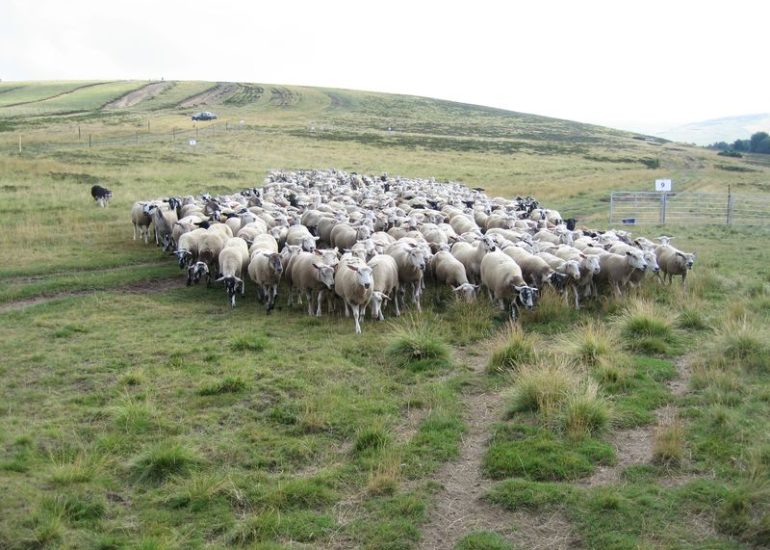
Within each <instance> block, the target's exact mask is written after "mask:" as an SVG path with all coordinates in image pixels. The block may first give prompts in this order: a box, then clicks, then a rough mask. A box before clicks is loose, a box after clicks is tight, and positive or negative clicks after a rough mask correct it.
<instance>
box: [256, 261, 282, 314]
mask: <svg viewBox="0 0 770 550" xmlns="http://www.w3.org/2000/svg"><path fill="white" fill-rule="evenodd" d="M247 271H248V273H249V278H250V279H251V280H252V281H254V283H255V284H256V285H257V288H258V289H259V292H261V294H262V298H263V299H264V300H265V301H266V302H267V305H266V307H267V313H268V315H269V314H270V312H272V311H273V308H274V307H275V299H276V297H277V296H278V283H280V281H281V275H282V274H283V263H282V262H281V255H280V254H278V253H277V252H272V251H267V250H259V249H254V250H252V254H251V261H250V262H249V267H248V268H247Z"/></svg>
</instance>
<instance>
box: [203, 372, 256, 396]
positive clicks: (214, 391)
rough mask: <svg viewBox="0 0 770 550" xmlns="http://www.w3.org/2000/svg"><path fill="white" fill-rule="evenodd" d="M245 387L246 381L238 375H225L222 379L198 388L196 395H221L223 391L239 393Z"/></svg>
mask: <svg viewBox="0 0 770 550" xmlns="http://www.w3.org/2000/svg"><path fill="white" fill-rule="evenodd" d="M246 387H247V384H246V381H245V380H244V379H243V378H241V377H240V376H226V377H225V378H223V379H222V380H219V381H217V382H212V383H211V384H206V385H204V386H202V387H201V388H200V389H199V390H198V395H221V394H224V393H239V392H242V391H243V390H245V389H246Z"/></svg>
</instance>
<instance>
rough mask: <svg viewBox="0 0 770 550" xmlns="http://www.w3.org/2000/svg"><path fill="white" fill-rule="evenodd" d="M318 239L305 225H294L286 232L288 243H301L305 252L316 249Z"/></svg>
mask: <svg viewBox="0 0 770 550" xmlns="http://www.w3.org/2000/svg"><path fill="white" fill-rule="evenodd" d="M317 240H318V237H314V236H313V235H312V234H311V233H310V230H309V229H308V228H307V227H305V226H304V225H292V226H290V227H289V229H288V231H287V233H286V244H294V245H299V246H301V247H302V250H304V251H305V252H312V251H313V250H315V245H316V241H317Z"/></svg>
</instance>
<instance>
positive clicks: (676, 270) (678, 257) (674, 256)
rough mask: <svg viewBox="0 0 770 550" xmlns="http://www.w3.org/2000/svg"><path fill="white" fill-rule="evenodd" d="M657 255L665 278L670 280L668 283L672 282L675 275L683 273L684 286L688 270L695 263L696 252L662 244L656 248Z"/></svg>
mask: <svg viewBox="0 0 770 550" xmlns="http://www.w3.org/2000/svg"><path fill="white" fill-rule="evenodd" d="M655 255H656V257H657V259H658V265H660V270H661V271H662V272H663V279H664V280H668V283H669V284H671V282H672V281H673V280H674V275H681V276H682V286H684V284H685V279H686V278H687V272H688V271H690V270H691V269H692V266H693V264H694V263H695V253H694V252H682V251H681V250H679V249H677V248H674V247H673V246H671V245H660V246H658V247H657V248H656V249H655Z"/></svg>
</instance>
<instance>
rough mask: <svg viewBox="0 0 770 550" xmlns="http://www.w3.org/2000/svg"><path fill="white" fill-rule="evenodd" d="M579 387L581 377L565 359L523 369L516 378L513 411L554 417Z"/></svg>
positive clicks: (512, 402)
mask: <svg viewBox="0 0 770 550" xmlns="http://www.w3.org/2000/svg"><path fill="white" fill-rule="evenodd" d="M579 385H580V376H579V375H578V373H577V372H576V371H575V370H574V368H572V366H571V365H570V364H569V362H568V361H567V360H566V359H564V358H556V359H551V360H547V359H540V360H538V361H537V362H535V363H532V364H526V365H522V366H521V367H520V368H519V370H518V373H517V374H516V377H515V385H514V387H513V393H512V396H511V411H513V412H521V411H537V412H540V413H541V414H543V415H544V416H546V417H548V416H551V415H552V414H553V413H555V412H557V411H558V410H559V409H560V408H561V406H562V404H563V403H564V402H565V401H566V400H567V398H568V397H569V396H570V394H571V393H572V392H573V391H574V389H575V388H577V387H578V386H579Z"/></svg>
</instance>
